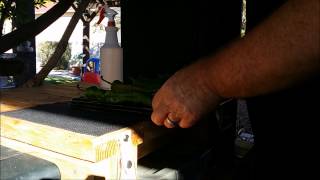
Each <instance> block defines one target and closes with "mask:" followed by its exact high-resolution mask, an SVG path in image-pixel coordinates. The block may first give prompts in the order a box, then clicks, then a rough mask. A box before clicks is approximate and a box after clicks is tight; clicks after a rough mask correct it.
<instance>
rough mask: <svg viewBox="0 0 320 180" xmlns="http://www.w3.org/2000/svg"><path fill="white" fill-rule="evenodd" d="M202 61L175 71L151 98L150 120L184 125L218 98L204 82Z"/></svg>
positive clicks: (198, 115)
mask: <svg viewBox="0 0 320 180" xmlns="http://www.w3.org/2000/svg"><path fill="white" fill-rule="evenodd" d="M204 67H205V66H203V64H202V63H196V64H193V65H191V66H189V67H187V68H184V69H182V70H180V71H178V72H176V73H175V74H174V75H173V76H171V77H170V78H169V79H168V80H167V81H166V82H165V83H164V84H163V85H162V87H161V88H160V89H159V91H158V92H157V93H156V94H155V96H154V98H153V100H152V108H153V113H152V115H151V119H152V121H153V122H154V123H155V124H157V125H159V126H162V125H164V126H166V127H167V128H173V127H175V126H180V127H181V128H188V127H191V126H192V125H194V124H195V123H196V122H197V121H198V120H200V119H201V118H202V117H203V116H204V115H206V114H207V113H208V112H210V111H211V110H213V109H214V108H215V107H216V106H217V105H218V104H219V103H220V101H221V100H222V98H221V97H220V96H219V95H218V94H216V92H215V91H214V90H212V89H210V88H209V86H208V85H207V83H206V82H207V80H208V79H206V78H208V75H206V73H205V71H204V69H205V68H204Z"/></svg>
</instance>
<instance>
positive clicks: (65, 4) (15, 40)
mask: <svg viewBox="0 0 320 180" xmlns="http://www.w3.org/2000/svg"><path fill="white" fill-rule="evenodd" d="M35 1H36V2H41V1H45V0H35ZM47 1H52V0H47ZM0 2H1V3H0V4H1V5H0V6H1V7H0V11H1V17H0V19H7V18H9V17H12V16H10V13H12V12H11V11H12V10H13V9H10V7H9V4H10V5H13V2H14V0H2V1H0ZM72 4H73V0H61V1H59V2H58V3H57V4H56V5H55V6H53V7H52V8H51V9H49V10H48V11H47V12H46V13H44V14H43V15H41V16H40V17H38V18H37V19H33V20H31V21H30V22H28V23H26V24H24V25H22V26H21V27H19V28H17V29H16V30H14V31H12V32H10V33H8V34H5V35H3V36H1V37H0V44H1V46H0V53H3V52H5V51H7V50H9V49H10V48H13V47H15V46H17V45H18V44H19V43H21V42H23V41H26V40H28V39H30V38H32V37H35V36H36V35H37V34H39V33H40V32H42V31H43V30H44V29H46V28H47V27H48V26H49V25H51V24H52V23H53V22H54V21H56V20H57V19H58V18H59V17H61V16H62V15H63V14H64V13H65V12H66V11H67V10H68V9H69V8H70V7H71V5H72ZM8 14H9V15H8ZM3 22H4V20H3ZM0 23H1V21H0ZM0 28H3V24H2V27H1V24H0ZM1 32H2V30H1Z"/></svg>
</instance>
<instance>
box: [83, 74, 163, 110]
mask: <svg viewBox="0 0 320 180" xmlns="http://www.w3.org/2000/svg"><path fill="white" fill-rule="evenodd" d="M165 79H166V77H159V78H155V79H147V78H131V82H130V83H126V84H125V83H122V82H120V81H118V80H116V81H114V82H112V83H111V90H103V89H100V88H98V87H96V86H92V87H89V88H87V89H86V91H85V93H84V96H85V97H86V98H88V99H89V100H95V101H98V102H102V103H109V104H121V105H142V106H148V107H150V106H151V101H152V97H153V95H154V93H155V92H156V91H157V90H158V89H159V88H160V87H161V85H162V84H163V82H164V81H165Z"/></svg>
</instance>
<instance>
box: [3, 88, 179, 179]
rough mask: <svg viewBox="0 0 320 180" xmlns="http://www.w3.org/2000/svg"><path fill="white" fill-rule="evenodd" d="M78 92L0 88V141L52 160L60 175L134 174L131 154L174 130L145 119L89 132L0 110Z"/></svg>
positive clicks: (143, 152)
mask: <svg viewBox="0 0 320 180" xmlns="http://www.w3.org/2000/svg"><path fill="white" fill-rule="evenodd" d="M82 93H83V90H80V89H78V88H76V84H70V85H43V86H41V87H36V88H17V89H10V90H2V91H1V105H0V110H1V116H0V118H1V145H2V146H5V147H8V148H11V149H14V150H17V151H20V152H23V153H26V154H30V155H33V156H36V157H40V158H42V159H45V160H48V161H50V162H53V163H54V164H56V165H57V166H58V167H59V170H60V173H61V178H62V179H90V178H92V177H95V176H101V177H105V178H106V179H135V178H136V175H137V159H138V158H140V157H143V156H145V155H146V154H148V153H150V152H152V151H153V150H155V149H157V148H158V147H160V146H162V145H163V144H165V143H167V142H168V139H172V138H171V136H168V135H172V134H174V132H175V131H174V130H168V129H165V128H161V127H157V126H155V125H154V124H153V123H152V122H151V121H143V122H139V123H137V124H134V125H131V126H129V127H124V128H121V129H118V130H116V131H114V132H108V133H106V134H103V135H98V136H93V135H87V134H81V133H77V132H72V131H70V130H66V129H64V128H57V127H52V126H48V125H45V124H41V123H35V122H30V121H28V120H25V119H24V118H15V117H11V116H8V115H6V114H4V113H6V112H7V113H8V112H14V111H19V110H23V109H27V108H32V107H35V106H38V105H43V104H50V103H57V102H64V101H70V100H71V99H72V98H74V97H79V96H80V95H81V94H82ZM168 137H170V138H168Z"/></svg>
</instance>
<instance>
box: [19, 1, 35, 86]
mask: <svg viewBox="0 0 320 180" xmlns="http://www.w3.org/2000/svg"><path fill="white" fill-rule="evenodd" d="M16 4H17V8H16V11H17V16H16V19H15V20H14V22H15V25H16V27H18V28H19V27H20V26H22V25H23V24H25V23H27V22H29V21H31V20H33V19H34V18H35V14H34V5H33V1H25V0H17V1H16ZM15 52H16V53H17V59H20V61H22V62H23V64H24V68H23V69H24V70H23V72H22V73H21V74H19V75H17V76H16V77H15V83H16V85H17V86H20V85H22V84H23V83H24V82H26V81H27V80H28V79H31V78H32V77H34V76H35V75H36V46H35V37H33V38H31V39H29V40H28V41H25V42H23V43H21V44H20V45H19V46H18V47H17V48H16V49H15Z"/></svg>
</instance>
